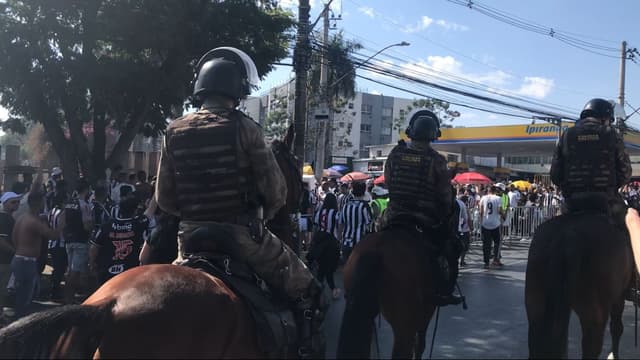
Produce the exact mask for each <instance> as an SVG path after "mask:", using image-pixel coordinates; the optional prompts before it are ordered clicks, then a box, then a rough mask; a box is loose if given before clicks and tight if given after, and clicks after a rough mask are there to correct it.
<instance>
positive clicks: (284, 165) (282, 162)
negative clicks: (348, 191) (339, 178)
mask: <svg viewBox="0 0 640 360" xmlns="http://www.w3.org/2000/svg"><path fill="white" fill-rule="evenodd" d="M294 134H295V133H294V128H293V125H291V126H290V127H289V130H287V134H286V135H285V137H284V140H283V141H280V140H274V141H273V142H272V143H271V150H272V151H273V153H274V155H275V157H276V161H277V162H278V166H279V167H280V169H281V170H282V172H283V173H284V174H285V180H286V181H287V202H286V204H285V206H283V207H282V208H280V210H279V211H278V212H277V213H276V215H275V216H274V217H273V219H271V221H269V222H268V223H267V227H268V228H269V230H271V232H273V234H274V235H276V236H277V237H278V238H279V239H280V240H282V241H283V242H284V243H285V244H287V245H288V246H289V247H290V248H291V249H293V251H294V252H295V253H296V254H299V244H298V241H296V239H297V237H294V230H295V226H294V223H293V221H292V220H291V214H295V213H297V212H298V210H299V209H300V202H301V196H302V195H301V194H302V170H301V169H300V168H299V167H298V163H297V160H296V157H295V156H293V154H292V153H291V149H292V146H293V140H294ZM284 154H287V155H284Z"/></svg>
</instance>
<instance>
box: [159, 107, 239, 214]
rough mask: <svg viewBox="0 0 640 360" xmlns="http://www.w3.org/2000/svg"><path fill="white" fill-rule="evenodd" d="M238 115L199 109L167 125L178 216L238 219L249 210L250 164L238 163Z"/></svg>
mask: <svg viewBox="0 0 640 360" xmlns="http://www.w3.org/2000/svg"><path fill="white" fill-rule="evenodd" d="M241 116H242V114H241V113H240V112H237V111H232V112H229V113H228V114H213V113H210V112H208V111H199V112H197V113H195V114H190V115H187V118H186V119H183V120H182V122H181V123H180V124H179V125H178V126H175V127H172V128H170V129H169V132H168V133H167V151H168V153H169V156H171V157H172V159H173V164H174V167H175V169H174V170H175V182H176V190H177V194H176V196H177V199H178V208H179V210H180V217H181V218H182V220H187V221H189V220H191V221H217V222H229V223H236V222H237V219H238V216H239V215H244V214H246V213H247V212H248V204H249V199H248V197H249V189H250V188H251V187H250V184H249V182H250V179H251V176H249V175H250V168H249V167H248V165H249V164H246V165H245V166H242V165H240V164H239V163H238V151H239V149H238V147H239V144H238V142H239V126H240V120H241Z"/></svg>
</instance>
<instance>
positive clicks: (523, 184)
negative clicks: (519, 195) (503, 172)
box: [511, 180, 531, 190]
mask: <svg viewBox="0 0 640 360" xmlns="http://www.w3.org/2000/svg"><path fill="white" fill-rule="evenodd" d="M511 185H513V186H515V187H517V188H518V190H528V189H530V188H531V183H530V182H528V181H525V180H518V181H514V182H512V183H511Z"/></svg>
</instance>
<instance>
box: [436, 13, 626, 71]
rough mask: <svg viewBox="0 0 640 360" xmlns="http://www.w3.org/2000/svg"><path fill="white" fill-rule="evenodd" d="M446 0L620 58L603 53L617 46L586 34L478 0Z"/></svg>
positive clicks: (496, 18)
mask: <svg viewBox="0 0 640 360" xmlns="http://www.w3.org/2000/svg"><path fill="white" fill-rule="evenodd" d="M447 1H449V2H451V3H454V4H457V5H461V6H465V7H468V8H469V9H471V10H475V11H477V12H479V13H481V14H483V15H485V16H488V17H490V18H493V19H494V20H497V21H500V22H502V23H505V24H507V25H511V26H514V27H517V28H520V29H522V30H525V31H529V32H534V33H537V34H540V35H544V36H549V37H552V38H554V39H557V40H559V41H561V42H563V43H565V44H567V45H570V46H572V47H574V48H577V49H580V50H583V51H587V52H590V53H592V54H596V55H600V56H604V57H609V58H614V59H620V55H619V54H618V55H612V54H606V53H605V52H611V53H615V52H619V51H620V50H619V49H618V48H615V47H611V46H606V45H601V44H598V43H596V42H593V41H588V40H583V39H587V38H588V37H586V36H581V35H577V34H575V33H570V32H567V31H563V30H560V29H557V28H553V27H548V26H544V25H540V24H537V23H535V22H532V21H530V20H526V19H523V18H521V17H519V16H517V15H514V14H511V13H508V12H506V11H502V10H499V9H497V8H493V7H490V6H488V5H484V4H482V3H480V2H478V1H477V0H447ZM589 38H590V39H592V40H593V39H594V38H592V37H589ZM597 41H601V42H602V41H606V42H613V41H610V40H597Z"/></svg>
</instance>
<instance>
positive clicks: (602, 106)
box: [580, 99, 613, 120]
mask: <svg viewBox="0 0 640 360" xmlns="http://www.w3.org/2000/svg"><path fill="white" fill-rule="evenodd" d="M587 117H594V118H598V119H600V118H605V119H612V118H613V104H611V102H610V101H608V100H605V99H591V100H589V102H588V103H586V104H585V106H584V109H582V112H581V113H580V120H582V119H584V118H587Z"/></svg>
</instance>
